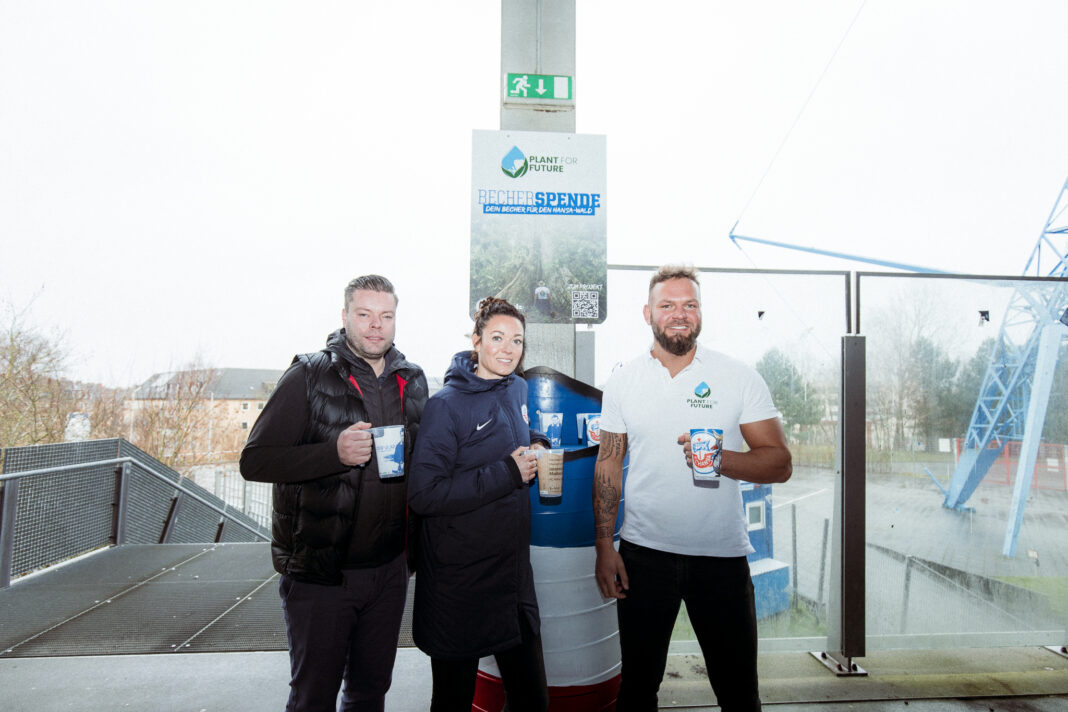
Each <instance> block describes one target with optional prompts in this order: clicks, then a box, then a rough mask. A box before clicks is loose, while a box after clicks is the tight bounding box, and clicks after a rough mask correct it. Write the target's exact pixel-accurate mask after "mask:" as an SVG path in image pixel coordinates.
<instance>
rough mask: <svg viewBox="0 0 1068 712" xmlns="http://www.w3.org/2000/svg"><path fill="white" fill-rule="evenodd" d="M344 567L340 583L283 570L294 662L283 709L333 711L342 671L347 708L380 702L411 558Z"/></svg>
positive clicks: (347, 711)
mask: <svg viewBox="0 0 1068 712" xmlns="http://www.w3.org/2000/svg"><path fill="white" fill-rule="evenodd" d="M343 574H344V581H343V582H342V584H341V585H340V586H320V585H318V584H313V583H301V582H300V581H296V580H294V579H292V578H290V577H288V576H283V577H282V580H281V582H280V583H279V585H278V590H279V593H280V594H281V596H282V610H283V611H284V613H285V620H286V636H287V637H288V638H289V662H290V667H291V679H290V682H289V703H288V704H287V705H286V712H313V711H314V712H319V711H320V710H330V711H331V712H334V710H336V709H337V693H338V689H339V688H340V687H341V681H342V679H344V681H345V691H344V693H343V694H342V699H341V709H342V710H343V711H344V712H355V711H356V710H359V711H360V712H363V711H364V710H371V711H374V712H381V710H383V709H384V708H385V700H386V691H387V690H389V685H390V682H392V680H393V661H394V660H395V659H396V657H397V639H398V637H399V636H400V626H401V618H402V617H403V615H404V600H405V596H406V595H407V592H408V565H407V563H406V562H405V559H404V555H403V554H401V555H400V556H398V557H397V558H396V559H394V560H393V561H391V562H390V563H388V564H384V565H382V566H379V567H377V568H372V569H349V570H346V571H344V572H343Z"/></svg>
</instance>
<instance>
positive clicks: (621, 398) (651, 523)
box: [601, 344, 779, 556]
mask: <svg viewBox="0 0 1068 712" xmlns="http://www.w3.org/2000/svg"><path fill="white" fill-rule="evenodd" d="M777 417H779V413H778V411H777V410H776V408H775V404H774V403H772V400H771V393H770V392H769V391H768V387H767V384H765V383H764V379H763V378H761V377H760V374H759V373H757V372H756V371H755V370H754V369H752V368H750V367H749V366H746V365H745V364H743V363H741V362H740V361H737V360H735V359H733V358H730V357H729V356H726V355H724V354H721V353H719V352H716V351H711V350H709V349H706V348H705V347H703V346H701V345H700V344H698V346H697V352H696V354H695V355H694V359H693V362H692V363H690V365H689V366H687V367H686V368H684V369H683V370H682V371H680V372H679V373H678V375H676V376H675V377H674V378H672V377H671V375H670V374H669V373H668V370H667V369H666V368H665V367H664V366H663V364H661V363H660V362H659V361H658V360H656V359H655V358H653V356H652V354H651V353H650V352H648V351H647V352H645V353H644V354H643V355H642V356H639V357H638V358H636V359H634V360H633V361H630V362H628V363H626V364H623V365H622V366H620V367H619V368H617V369H616V371H615V372H614V373H613V374H612V376H611V378H609V380H608V383H607V384H606V385H605V388H604V396H603V399H602V403H601V431H602V432H603V431H605V430H607V431H609V432H612V433H626V434H627V450H628V453H629V456H630V460H629V465H630V466H629V469H628V470H627V478H626V482H625V484H624V509H623V512H624V515H623V531H622V536H623V538H624V539H626V540H627V541H629V542H632V543H634V544H639V545H641V546H645V547H649V548H651V549H658V550H660V551H670V552H673V553H676V554H689V555H694V556H745V555H747V554H751V553H752V552H753V547H752V546H751V545H750V544H749V535H748V527H747V524H746V520H745V514H744V510H743V507H742V493H741V489H740V488H739V485H738V481H737V480H733V479H731V478H729V477H723V478H722V480H721V481H720V484H719V487H718V488H715V489H711V488H707V487H698V486H696V485H695V484H694V482H693V477H692V473H691V471H690V468H689V467H687V465H686V459H685V456H684V454H683V451H682V446H681V445H679V444H678V437H679V435H681V434H683V433H688V432H689V431H690V428H722V429H723V448H724V449H725V450H737V451H740V450H742V449H743V446H744V444H745V440H744V439H743V438H742V431H741V428H740V427H739V425H740V424H742V423H754V422H757V421H760V420H767V419H769V418H777Z"/></svg>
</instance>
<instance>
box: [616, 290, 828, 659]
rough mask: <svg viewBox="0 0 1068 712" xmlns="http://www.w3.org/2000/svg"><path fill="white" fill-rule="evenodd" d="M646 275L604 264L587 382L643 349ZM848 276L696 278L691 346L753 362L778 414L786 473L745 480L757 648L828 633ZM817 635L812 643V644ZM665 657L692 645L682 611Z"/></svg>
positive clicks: (801, 643)
mask: <svg viewBox="0 0 1068 712" xmlns="http://www.w3.org/2000/svg"><path fill="white" fill-rule="evenodd" d="M651 276H652V271H651V270H638V271H633V270H610V271H609V290H608V291H609V308H608V318H607V319H606V320H605V322H604V323H603V324H601V325H599V326H597V327H595V330H596V352H597V354H596V360H597V383H598V385H601V386H603V384H604V382H605V381H607V380H608V377H609V375H610V373H611V370H612V368H613V367H614V365H615V364H617V363H619V362H621V361H626V360H629V359H632V358H634V357H636V356H638V355H639V354H640V353H641V352H643V351H644V350H648V348H649V347H650V345H651V344H652V334H651V331H650V327H649V326H648V325H647V324H646V323H645V321H644V318H643V316H642V307H643V306H644V305H645V303H646V301H647V296H648V285H649V278H650V277H651ZM847 277H848V275H847V273H843V272H836V273H801V274H798V273H787V274H784V273H775V272H755V271H749V272H739V271H723V272H719V271H708V272H702V273H701V287H702V306H703V309H702V312H703V327H702V334H701V337H700V342H701V343H702V344H703V345H705V346H706V347H708V348H711V349H714V350H718V351H722V352H724V353H726V354H728V355H730V356H733V357H735V358H738V359H740V360H742V361H743V362H745V363H747V364H749V365H750V366H753V367H755V368H756V369H757V370H758V371H759V372H760V373H761V374H762V375H763V376H764V379H765V380H766V381H767V382H768V384H769V387H770V389H771V391H772V396H773V398H774V399H775V403H776V406H777V407H778V408H779V410H780V411H781V412H782V415H783V419H784V423H785V426H786V430H787V435H788V439H789V443H790V450H791V453H792V455H793V461H794V474H793V477H792V478H791V479H790V481H789V482H786V483H784V484H777V485H773V486H764V487H756V488H754V487H749V488H748V490H747V491H745V492H744V493H743V498H744V499H745V506H747V507H748V513H749V515H750V521H751V525H750V526H751V527H753V528H752V530H751V532H750V539H751V541H752V542H753V543H754V547H755V548H757V549H758V551H757V553H756V554H754V555H753V556H751V557H750V566H751V569H752V571H753V576H754V584H755V588H756V590H757V597H758V618H759V623H758V625H759V635H760V637H761V644H760V645H761V650H765V651H767V650H809V649H813V646H816V647H819V646H821V645H823V642H822V641H825V640H826V635H827V620H826V616H827V600H828V594H829V587H830V585H831V584H830V553H831V541H830V537H831V536H832V528H831V527H830V521H831V518H832V513H831V508H832V505H833V494H834V477H835V474H834V463H835V433H836V429H837V418H838V388H839V381H840V374H839V371H840V365H839V361H840V339H841V335H842V334H843V333H845V331H846V328H847V327H846V324H847V319H846V309H847V306H846V305H847V291H848V287H847V285H848V282H847ZM817 641H818V642H817ZM672 650H673V651H675V652H696V651H697V648H696V643H695V641H694V637H693V631H692V629H691V628H690V626H689V619H688V617H687V615H686V612H685V607H684V608H683V611H682V612H681V613H680V615H679V620H678V624H677V626H676V629H675V634H674V637H673V645H672Z"/></svg>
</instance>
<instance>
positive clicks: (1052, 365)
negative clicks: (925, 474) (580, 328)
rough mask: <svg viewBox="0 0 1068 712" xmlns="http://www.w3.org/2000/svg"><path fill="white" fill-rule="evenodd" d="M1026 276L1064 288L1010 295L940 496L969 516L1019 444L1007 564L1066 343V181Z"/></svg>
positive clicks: (1033, 288) (1038, 286) (1030, 286)
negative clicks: (1004, 457)
mask: <svg viewBox="0 0 1068 712" xmlns="http://www.w3.org/2000/svg"><path fill="white" fill-rule="evenodd" d="M735 227H737V223H736V224H735ZM730 238H731V240H732V241H733V242H734V243H735V244H737V242H738V240H744V241H748V242H757V243H761V244H765V245H771V246H773V247H784V248H787V249H792V250H800V251H803V252H811V253H815V254H821V255H826V256H828V257H837V258H842V259H848V260H854V261H858V262H868V263H871V264H877V265H881V266H884V267H893V268H895V269H903V270H907V271H910V272H919V273H927V274H952V272H946V271H943V270H937V269H931V268H928V267H918V266H916V265H908V264H903V263H900V262H890V261H887V260H876V259H871V258H866V257H859V256H856V255H847V254H843V253H839V252H831V251H828V250H821V249H816V248H813V247H799V246H797V245H790V244H787V243H783V242H773V241H771V240H763V239H760V238H755V237H746V236H743V235H736V234H735V233H734V228H731V232H730ZM1024 276H1025V277H1044V278H1050V277H1052V278H1059V279H1061V280H1063V281H1060V282H1049V281H1040V282H1036V281H1022V282H1020V284H1019V286H1018V287H1017V289H1016V291H1015V292H1014V293H1013V296H1012V299H1011V300H1010V302H1009V307H1008V310H1007V311H1006V314H1005V320H1004V322H1003V323H1002V325H1001V330H1000V331H999V332H998V339H997V343H996V345H995V348H994V352H993V354H992V355H991V360H990V365H989V366H988V367H987V371H986V375H985V376H984V377H983V385H982V388H981V389H980V391H979V398H978V400H977V401H976V403H975V409H974V410H973V411H972V418H971V421H970V423H969V425H968V430H967V432H966V433H965V438H964V446H963V449H962V452H961V457H960V459H959V460H958V462H957V467H956V469H955V470H954V472H953V477H952V478H951V480H950V483H949V487H948V489H943V490H942V491H943V492H944V493H945V499H944V501H943V503H942V504H943V506H945V507H947V508H950V509H955V510H964V509H966V508H967V507H966V506H965V503H966V502H967V501H968V498H969V497H971V495H972V494H973V493H974V492H975V488H976V487H978V486H979V483H980V482H982V480H983V478H984V477H985V476H986V474H987V472H988V471H989V470H990V466H991V465H992V464H993V463H994V461H995V460H997V459H998V456H999V455H1000V454H1001V452H1002V451H1003V450H1004V449H1005V446H1006V445H1007V444H1008V443H1009V442H1010V441H1016V442H1020V443H1021V444H1020V457H1019V460H1018V464H1017V470H1016V479H1015V483H1014V486H1013V494H1012V503H1011V505H1010V511H1009V521H1008V525H1007V526H1006V529H1005V539H1004V543H1003V545H1002V554H1004V555H1005V556H1015V555H1016V543H1017V540H1018V539H1019V536H1020V525H1021V524H1022V523H1023V515H1024V508H1025V506H1026V504H1027V497H1028V494H1029V493H1030V490H1031V480H1032V479H1033V476H1034V471H1035V461H1036V459H1037V457H1038V446H1039V444H1040V442H1041V438H1042V427H1043V426H1044V425H1045V422H1046V409H1047V407H1048V406H1049V396H1050V390H1051V388H1052V387H1053V374H1054V371H1055V370H1056V368H1057V356H1058V353H1059V351H1060V346H1061V343H1062V341H1064V340H1065V339H1068V180H1066V181H1065V183H1064V185H1063V186H1062V187H1061V192H1060V194H1059V195H1058V196H1057V200H1056V202H1055V203H1054V204H1053V209H1052V210H1051V211H1050V215H1049V219H1048V220H1046V224H1045V226H1044V227H1043V229H1042V234H1041V235H1039V238H1038V242H1036V243H1035V247H1034V249H1033V250H1032V251H1031V256H1030V257H1029V258H1028V260H1027V265H1026V266H1025V267H1024ZM935 484H938V483H937V482H936V483H935ZM939 487H941V485H939Z"/></svg>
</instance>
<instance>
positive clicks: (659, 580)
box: [616, 541, 760, 712]
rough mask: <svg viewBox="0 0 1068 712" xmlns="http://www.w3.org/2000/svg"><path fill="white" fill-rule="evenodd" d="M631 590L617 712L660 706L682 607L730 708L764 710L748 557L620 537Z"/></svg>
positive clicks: (622, 632) (622, 631)
mask: <svg viewBox="0 0 1068 712" xmlns="http://www.w3.org/2000/svg"><path fill="white" fill-rule="evenodd" d="M619 553H620V555H621V556H622V557H623V565H624V566H625V567H626V569H627V577H628V578H629V580H630V589H629V590H628V591H627V597H626V598H623V599H620V600H619V601H617V603H616V611H617V614H618V616H619V643H620V648H621V650H622V656H623V668H622V679H621V681H620V687H619V701H618V704H617V707H616V709H617V710H618V712H635V711H640V712H655V710H656V709H657V691H658V690H659V689H660V682H661V680H663V678H664V668H665V666H666V665H667V654H668V645H669V644H670V642H671V631H672V629H673V628H674V626H675V619H676V618H678V614H679V606H680V604H681V603H682V602H685V603H686V612H687V614H688V615H689V617H690V623H691V624H693V629H694V633H695V634H696V635H697V642H698V644H699V645H700V646H701V652H702V653H703V654H704V658H705V667H706V668H707V669H708V681H709V682H710V683H712V690H713V691H714V692H715V693H716V701H717V702H718V703H719V706H720V708H721V709H722V710H723V712H741V711H744V712H756V711H757V710H760V695H759V691H758V685H757V627H756V602H755V599H754V596H753V580H752V578H751V577H750V575H749V563H748V562H747V561H746V559H745V557H744V556H739V557H734V558H717V557H712V556H686V555H683V554H671V553H668V552H664V551H657V550H655V549H648V548H646V547H643V546H638V545H636V544H632V543H630V542H627V541H620V543H619Z"/></svg>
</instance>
